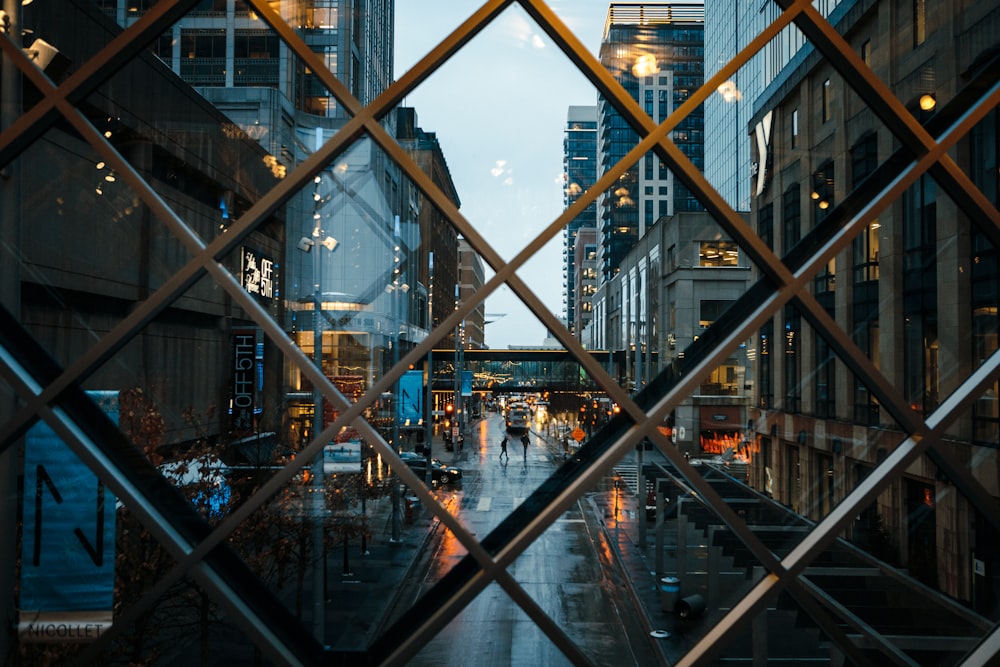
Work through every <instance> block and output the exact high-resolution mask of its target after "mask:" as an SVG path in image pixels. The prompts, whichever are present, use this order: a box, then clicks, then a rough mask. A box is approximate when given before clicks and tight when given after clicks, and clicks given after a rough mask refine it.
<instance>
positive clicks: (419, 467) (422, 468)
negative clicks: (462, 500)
mask: <svg viewBox="0 0 1000 667" xmlns="http://www.w3.org/2000/svg"><path fill="white" fill-rule="evenodd" d="M399 456H400V458H402V459H403V462H404V463H405V464H406V465H408V466H410V468H411V469H412V470H413V472H415V473H416V474H417V477H420V478H421V479H426V477H427V459H426V458H425V457H424V456H422V455H420V454H415V453H413V452H403V453H402V454H400V455H399ZM460 481H462V470H461V468H456V467H455V466H450V465H446V464H445V463H443V462H442V461H441V460H439V459H431V482H433V483H434V484H440V485H442V486H444V485H445V484H453V483H455V482H460Z"/></svg>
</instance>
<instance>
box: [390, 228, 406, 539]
mask: <svg viewBox="0 0 1000 667" xmlns="http://www.w3.org/2000/svg"><path fill="white" fill-rule="evenodd" d="M393 240H394V244H395V247H394V248H393V266H392V285H391V286H390V290H391V291H392V328H393V334H392V368H393V369H395V368H396V366H398V365H399V327H400V325H401V324H402V316H401V314H400V303H399V298H400V296H399V295H400V292H401V291H402V290H403V288H404V286H405V285H404V284H403V283H401V282H400V280H399V269H400V256H399V254H400V243H401V240H400V234H399V217H398V216H397V217H396V219H395V226H394V231H393ZM399 407H400V406H399V379H398V378H397V379H396V382H395V383H394V384H393V397H392V416H391V419H392V448H393V449H394V450H395V451H396V453H397V454H398V453H399V450H400V448H399ZM400 504H401V499H400V494H399V479H397V478H396V477H395V476H394V477H393V481H392V537H391V538H390V539H391V541H392V542H394V543H395V542H399V541H400V540H401V539H402V530H403V526H402V513H401V509H402V508H401V507H400Z"/></svg>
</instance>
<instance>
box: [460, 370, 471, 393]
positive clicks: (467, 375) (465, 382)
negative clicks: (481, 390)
mask: <svg viewBox="0 0 1000 667" xmlns="http://www.w3.org/2000/svg"><path fill="white" fill-rule="evenodd" d="M462 396H466V397H468V396H472V371H462Z"/></svg>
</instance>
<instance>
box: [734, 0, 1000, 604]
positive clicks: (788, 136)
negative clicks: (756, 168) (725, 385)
mask: <svg viewBox="0 0 1000 667" xmlns="http://www.w3.org/2000/svg"><path fill="white" fill-rule="evenodd" d="M893 7H894V4H893V3H888V2H881V3H879V2H870V1H865V0H858V1H850V2H841V3H840V4H839V5H838V6H836V7H835V8H831V11H830V14H829V17H830V21H831V22H832V23H833V25H835V26H836V28H837V30H838V32H839V33H841V34H843V35H844V36H845V38H846V39H847V40H848V41H849V42H850V45H851V47H852V48H853V49H854V51H855V53H856V54H857V55H858V57H859V58H860V59H861V61H863V62H864V63H865V64H866V65H867V66H868V67H870V68H871V69H872V71H874V72H875V74H876V75H877V76H878V78H879V80H880V81H882V82H884V83H885V85H887V86H888V87H889V88H890V89H891V90H892V92H893V93H894V94H895V96H896V97H897V98H898V99H899V101H900V102H901V103H902V104H903V105H905V107H906V110H907V112H908V113H909V114H911V115H912V119H913V120H914V121H917V122H920V123H922V124H924V125H925V127H927V129H928V131H930V132H932V133H933V132H935V131H939V128H940V127H942V123H945V122H947V119H950V118H953V117H954V115H955V114H957V113H960V112H959V111H956V107H958V108H961V105H962V104H963V96H965V95H967V94H968V87H970V86H981V85H982V83H981V81H982V76H983V74H984V72H985V71H987V70H988V69H989V68H994V73H995V68H996V67H997V63H996V60H995V47H996V40H997V35H998V34H1000V12H998V11H997V9H996V8H991V7H987V6H986V5H985V4H982V3H960V7H958V8H956V11H954V12H952V11H950V10H946V9H945V7H944V6H943V5H942V6H932V5H925V4H924V3H915V4H913V5H912V6H910V5H907V6H906V7H905V8H904V10H903V11H900V12H899V13H895V14H894V13H892V12H893ZM987 78H989V79H991V80H992V79H995V78H996V77H995V74H993V75H989V76H988V77H987ZM855 84H856V82H855V81H854V80H851V81H850V82H848V81H845V79H844V78H843V77H842V76H841V75H840V73H838V72H836V71H835V70H834V69H833V68H832V67H831V66H830V63H829V62H828V61H827V60H826V59H825V58H823V57H822V56H821V55H820V54H819V53H818V52H816V51H815V50H814V49H813V48H812V47H811V46H806V47H803V48H801V49H799V50H798V51H797V52H795V53H794V55H793V57H792V58H791V59H789V62H788V64H787V65H786V66H785V67H784V68H783V69H781V70H780V72H778V74H777V76H776V77H775V78H774V80H773V81H771V82H770V83H769V85H768V86H767V88H766V90H765V91H764V92H763V94H762V95H761V96H760V98H759V99H758V100H757V103H756V105H755V114H754V116H753V117H752V118H751V121H750V127H748V130H752V127H753V126H754V125H756V124H757V123H760V122H762V121H764V120H765V119H766V120H767V122H772V123H773V130H772V134H771V141H770V147H769V151H768V152H769V157H768V158H767V159H768V160H773V163H771V164H770V165H769V168H768V171H767V174H766V176H765V178H764V179H763V180H762V186H761V188H760V189H759V190H758V191H756V192H755V193H754V196H753V199H752V201H753V205H752V209H751V210H752V215H751V225H752V226H753V227H754V229H756V231H757V233H758V234H759V235H760V237H761V238H762V239H764V240H765V241H766V243H767V244H768V245H769V247H770V248H771V249H773V250H774V252H776V253H778V254H779V255H782V256H785V257H786V258H789V259H788V261H790V262H794V261H795V257H796V255H797V253H799V252H800V251H801V250H802V248H803V247H804V246H806V245H808V244H815V243H816V239H817V238H818V237H820V235H822V234H823V233H824V229H826V230H827V231H829V228H830V227H832V226H836V225H843V224H845V222H846V221H847V220H848V219H849V216H850V215H851V213H852V212H854V211H858V210H859V208H858V207H859V206H860V205H863V202H864V201H866V200H867V199H870V197H871V196H872V193H873V192H876V191H877V190H878V189H880V188H885V187H887V185H888V178H887V177H886V176H885V175H884V173H885V169H886V167H887V166H888V165H890V164H892V163H893V162H894V161H896V160H899V159H907V157H901V155H904V156H905V155H906V148H905V147H903V148H901V146H900V142H899V140H898V138H896V137H894V136H893V134H892V131H894V130H895V131H898V129H897V128H896V127H893V128H887V127H886V126H885V125H884V124H883V122H882V121H881V120H880V119H879V118H878V117H877V116H876V114H875V113H874V111H873V110H872V108H871V105H870V103H869V102H866V101H865V100H863V99H862V98H861V96H860V95H859V94H858V93H856V92H854V90H852V86H853V85H855ZM997 137H998V120H997V115H996V112H995V111H993V112H990V113H989V114H987V115H986V116H985V117H984V118H983V119H982V121H980V122H979V123H977V124H976V125H975V127H974V129H972V131H971V132H970V133H969V134H968V135H967V136H966V137H965V138H964V139H963V140H962V141H961V142H959V144H958V146H957V148H956V149H955V150H954V156H955V159H956V161H957V163H958V164H959V165H961V169H962V170H963V171H964V172H965V173H967V174H968V175H969V177H970V178H971V179H972V181H973V182H974V183H975V185H976V187H978V188H981V190H982V192H983V194H984V195H985V196H986V197H987V198H989V199H990V200H991V202H992V203H993V204H994V205H995V204H996V203H997V192H998V187H997V185H998V177H997V169H996V152H995V150H994V147H995V146H996V145H997ZM754 158H755V160H757V161H759V162H763V161H764V157H763V156H762V154H761V152H760V151H759V150H758V149H756V148H755V153H754ZM939 180H940V179H939V178H936V177H934V176H931V175H924V176H922V177H920V178H919V179H917V180H916V181H915V182H914V183H913V184H912V185H910V186H909V187H908V188H907V189H906V190H905V191H904V192H903V193H902V195H901V196H900V197H899V198H898V199H896V200H895V201H893V202H892V203H891V205H888V206H887V207H885V208H884V209H883V210H881V211H880V212H879V213H878V215H877V216H874V217H872V218H871V219H870V221H869V222H868V223H867V224H866V225H864V226H863V228H861V230H860V232H858V233H857V234H856V235H855V236H854V238H853V240H852V241H851V242H850V243H847V244H845V245H844V246H843V247H842V249H841V250H840V251H839V252H837V253H836V254H835V255H833V256H831V257H830V258H829V259H828V260H827V261H825V262H824V263H823V264H821V265H819V266H818V267H817V269H816V272H815V274H814V275H813V277H812V280H811V281H810V291H811V293H812V295H813V296H814V298H815V299H816V301H817V302H818V304H819V305H820V306H821V307H822V308H823V309H824V310H825V312H826V313H827V314H828V315H829V317H830V318H831V320H832V321H834V322H836V323H837V326H838V327H842V328H843V330H844V332H845V333H846V334H847V335H849V336H850V338H851V341H852V342H853V344H854V345H856V346H857V349H858V351H859V352H860V354H861V355H863V357H864V358H865V359H867V360H868V361H869V362H870V363H871V364H873V365H874V366H876V367H877V368H878V369H879V370H880V371H881V373H882V374H884V375H885V377H886V378H887V381H888V382H889V383H891V384H892V385H893V386H895V387H898V388H899V389H900V391H902V392H903V393H904V394H905V397H906V401H907V403H908V405H909V408H910V410H912V411H914V412H915V413H917V414H919V415H924V416H926V415H931V414H933V413H934V411H935V410H937V409H938V408H940V407H941V406H942V404H943V403H944V402H945V401H946V397H948V396H949V395H950V394H951V393H952V392H954V391H955V390H956V387H957V386H958V385H959V384H960V381H961V378H963V377H965V376H966V375H967V374H968V373H969V372H970V371H971V370H972V369H974V368H975V367H976V366H977V365H978V364H979V363H980V362H981V361H982V360H983V359H984V358H985V357H986V356H988V355H989V354H991V353H992V352H993V351H994V350H995V349H996V340H997V319H996V315H995V314H996V309H997V294H998V293H997V290H996V288H995V286H996V284H997V280H998V273H997V264H996V246H995V245H994V243H991V242H990V241H988V240H987V235H986V234H985V233H984V232H982V231H981V229H982V228H981V225H980V223H979V222H978V221H977V216H980V215H981V213H980V212H979V211H977V210H976V209H975V207H971V206H969V205H968V202H967V201H966V199H965V197H964V195H963V194H962V193H961V192H959V193H958V194H957V195H956V189H954V188H952V187H948V186H947V184H945V183H941V182H939ZM963 192H964V190H963ZM970 334H971V335H970ZM749 351H750V352H751V355H752V357H753V359H754V360H755V363H754V364H753V366H752V375H753V382H754V403H755V407H754V409H753V410H752V411H751V414H750V422H751V423H752V424H753V428H754V431H755V433H754V436H753V437H754V438H755V439H756V440H757V441H759V443H760V452H759V453H758V454H757V456H756V457H755V458H754V461H753V464H752V466H751V476H752V479H753V482H754V484H755V485H757V486H758V488H761V489H766V490H767V491H768V492H769V493H771V494H773V496H774V497H775V498H777V499H778V500H780V501H781V502H782V503H785V504H787V505H788V506H790V507H791V508H792V509H793V510H794V511H797V512H799V513H801V514H803V515H805V516H807V517H809V518H812V519H821V518H823V517H825V516H827V515H828V514H829V513H830V512H831V511H832V510H833V508H834V507H836V505H837V504H838V503H839V502H840V501H841V500H842V499H843V498H844V497H845V496H846V495H847V494H849V493H850V492H851V491H852V490H853V489H854V488H856V486H858V485H859V484H860V483H861V482H862V480H863V479H865V478H866V477H867V476H868V475H869V474H871V471H872V470H874V469H876V468H877V467H878V466H879V465H880V463H881V462H882V461H883V460H884V459H885V457H886V456H887V455H888V454H889V453H891V452H892V451H893V450H895V449H896V448H897V447H898V446H899V443H900V441H901V439H902V438H903V435H902V430H901V422H900V418H901V417H900V415H899V414H898V413H893V412H891V411H888V410H887V409H886V408H885V407H884V406H883V405H882V404H881V402H880V401H879V400H878V399H877V398H876V396H875V388H874V387H872V386H870V385H869V384H867V383H865V382H863V381H861V380H860V379H859V377H858V375H857V374H856V372H854V371H853V369H852V367H851V365H850V364H848V363H847V362H846V360H845V358H844V357H842V356H840V355H837V354H835V353H834V351H833V349H832V347H831V344H830V341H829V339H828V337H827V336H826V335H825V327H818V326H817V325H816V322H815V321H814V320H812V321H811V320H810V318H808V317H806V316H805V315H804V314H803V312H802V311H801V310H800V309H798V308H796V307H795V306H794V305H788V306H786V307H785V308H784V309H783V310H782V311H781V312H780V313H779V314H777V315H776V316H775V317H774V318H772V319H770V320H769V321H767V322H766V323H765V324H764V326H763V327H762V328H761V329H760V330H759V332H758V334H757V336H756V339H755V340H754V341H752V342H751V343H750V344H749ZM996 396H997V385H996V382H995V381H994V382H993V384H992V385H990V386H989V387H988V388H987V390H986V391H985V392H984V393H983V394H982V395H981V396H980V397H979V398H978V399H977V400H976V401H975V402H974V404H973V405H971V406H970V409H969V410H968V411H967V413H966V414H965V415H964V417H963V418H961V419H958V420H956V421H955V422H954V423H953V424H952V425H951V426H950V427H949V428H948V429H947V436H946V441H947V443H948V447H949V449H950V450H951V451H952V455H953V456H955V457H956V458H957V460H958V461H960V462H961V463H960V465H961V466H963V467H967V468H968V470H969V473H970V474H971V475H972V476H973V477H974V478H975V480H976V483H978V484H983V485H984V487H985V489H986V491H987V492H988V493H989V494H990V495H991V496H993V497H994V498H995V497H996V496H997V495H1000V490H998V488H997V486H996V476H995V475H994V474H993V472H992V471H993V470H995V459H996V452H997V444H998V433H1000V431H998V415H1000V411H998V404H997V398H996ZM942 465H944V464H943V463H942V461H940V460H939V459H935V458H933V457H926V456H925V457H921V458H919V459H917V460H915V461H914V462H913V464H912V465H911V466H910V467H909V468H908V469H907V474H906V476H905V477H903V478H901V479H899V480H897V481H896V482H895V483H894V484H893V485H891V486H890V487H889V488H887V489H886V490H885V491H883V492H882V493H880V494H879V495H878V497H877V498H876V499H875V500H874V502H872V503H871V504H870V505H869V506H868V507H867V508H866V509H865V510H864V511H863V512H861V513H860V514H859V515H858V517H857V520H856V521H855V522H854V524H853V525H852V526H851V527H850V529H849V534H850V536H851V538H852V539H853V540H854V541H855V542H856V543H858V544H860V545H862V546H864V547H866V548H870V547H871V545H872V544H873V541H874V540H875V539H876V538H877V537H878V536H879V535H880V534H882V533H883V532H884V533H887V534H888V535H889V536H890V537H891V539H892V541H893V551H892V552H891V554H890V555H889V556H887V558H888V559H889V560H890V561H891V562H892V563H893V564H895V565H898V566H900V567H904V568H907V569H908V570H909V572H910V573H911V574H912V575H913V576H914V577H916V578H917V579H919V580H920V581H922V582H924V583H926V584H927V585H929V586H931V587H933V588H936V589H938V590H940V591H942V592H944V593H945V594H947V595H949V596H952V597H954V598H956V599H959V600H962V601H965V602H966V603H969V604H973V605H975V607H976V608H977V609H978V610H980V611H986V610H988V609H991V608H992V605H994V604H995V601H996V599H997V591H998V588H997V582H998V580H997V577H996V572H997V567H998V565H1000V563H998V562H997V559H996V557H995V555H994V554H995V551H996V550H995V548H993V546H995V539H996V537H995V535H996V534H995V532H994V531H992V530H991V529H987V528H985V526H986V520H985V518H984V517H983V516H982V514H981V512H982V510H981V508H980V509H977V508H976V507H975V506H974V505H973V504H972V503H971V502H970V499H969V495H968V490H967V489H961V490H959V489H956V487H955V486H953V484H955V480H953V479H951V478H950V477H949V476H948V474H947V473H945V472H942V468H941V466H942ZM987 470H989V471H990V472H987Z"/></svg>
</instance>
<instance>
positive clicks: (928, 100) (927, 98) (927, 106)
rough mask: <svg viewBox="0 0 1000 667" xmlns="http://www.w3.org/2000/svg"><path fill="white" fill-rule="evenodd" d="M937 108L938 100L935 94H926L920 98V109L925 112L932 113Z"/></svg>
mask: <svg viewBox="0 0 1000 667" xmlns="http://www.w3.org/2000/svg"><path fill="white" fill-rule="evenodd" d="M936 106H937V99H936V98H935V97H934V94H933V93H924V94H923V95H921V96H920V108H921V109H922V110H923V111H932V110H933V109H934V107H936Z"/></svg>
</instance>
